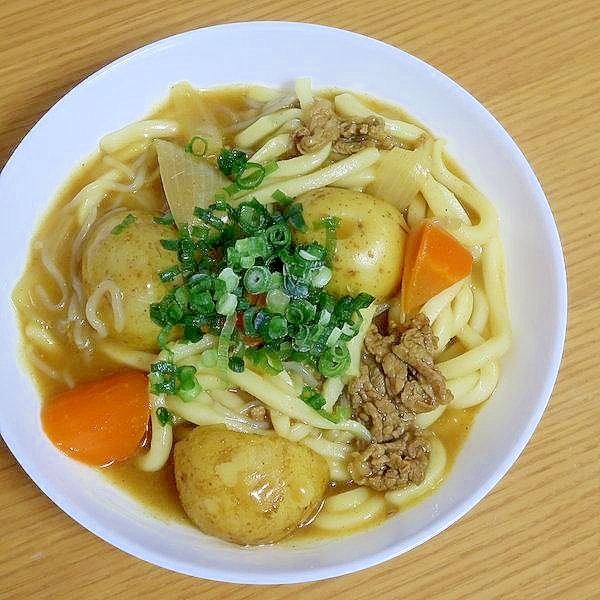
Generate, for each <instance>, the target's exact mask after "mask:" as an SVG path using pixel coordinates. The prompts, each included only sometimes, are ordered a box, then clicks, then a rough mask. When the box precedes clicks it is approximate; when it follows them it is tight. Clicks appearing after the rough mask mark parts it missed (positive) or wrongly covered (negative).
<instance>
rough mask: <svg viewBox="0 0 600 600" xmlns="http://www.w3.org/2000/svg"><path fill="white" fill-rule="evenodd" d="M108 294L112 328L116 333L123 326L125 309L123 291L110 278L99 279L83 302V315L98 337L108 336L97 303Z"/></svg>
mask: <svg viewBox="0 0 600 600" xmlns="http://www.w3.org/2000/svg"><path fill="white" fill-rule="evenodd" d="M107 296H108V298H109V304H110V307H111V310H112V318H113V325H114V329H115V331H116V332H117V333H119V332H121V331H123V329H124V327H125V310H124V307H123V292H122V291H121V288H120V287H119V286H118V285H117V284H116V283H115V282H114V281H112V280H110V279H105V280H104V281H101V282H100V283H99V284H98V286H97V287H96V289H95V290H94V291H93V292H92V293H91V294H90V296H89V297H88V299H87V302H86V303H85V316H86V319H87V321H88V323H89V324H90V325H91V326H92V327H93V328H94V329H95V330H96V332H97V333H98V336H99V337H100V338H105V337H107V336H108V329H107V327H106V323H105V322H104V321H103V320H102V319H101V318H100V316H99V304H100V302H101V301H102V300H103V299H105V298H106V297H107Z"/></svg>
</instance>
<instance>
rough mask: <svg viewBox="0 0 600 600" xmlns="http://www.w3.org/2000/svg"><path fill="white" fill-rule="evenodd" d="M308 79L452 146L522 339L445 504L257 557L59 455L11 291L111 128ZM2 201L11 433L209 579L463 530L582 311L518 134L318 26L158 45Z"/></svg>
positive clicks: (0, 398) (238, 577)
mask: <svg viewBox="0 0 600 600" xmlns="http://www.w3.org/2000/svg"><path fill="white" fill-rule="evenodd" d="M300 76H310V77H311V78H312V81H313V86H314V87H315V88H319V87H332V86H333V87H340V88H348V89H353V90H360V91H364V92H366V93H369V94H371V95H373V96H376V97H379V98H381V99H384V100H387V101H390V102H393V103H394V104H397V105H400V106H402V107H404V108H405V109H406V110H407V111H408V112H409V113H410V114H412V115H413V116H415V117H416V118H417V119H419V120H421V121H422V122H424V123H425V124H427V125H428V126H429V127H430V128H431V129H432V130H433V131H434V132H435V133H436V134H437V135H438V136H441V137H445V138H446V139H447V140H448V149H449V151H450V153H451V154H452V155H453V156H454V157H455V158H456V159H457V160H458V162H459V164H461V165H462V167H463V168H464V169H465V170H466V172H467V173H468V174H469V175H470V177H471V178H472V179H473V180H474V182H475V184H476V185H477V186H478V187H479V188H480V189H481V190H482V191H483V192H484V193H486V194H487V195H488V196H489V197H490V198H491V199H492V201H493V202H494V204H495V206H496V207H497V209H498V212H499V215H500V220H501V232H502V237H503V240H504V243H505V247H506V255H507V265H508V267H507V269H508V292H509V302H510V307H511V317H512V327H513V343H512V347H511V349H510V351H509V352H508V354H507V355H506V357H505V358H504V360H503V362H502V373H501V378H500V383H499V386H498V389H497V391H496V393H495V394H494V396H493V398H492V399H491V400H490V401H489V402H488V403H487V404H486V405H485V406H484V407H483V409H482V410H481V412H480V414H479V415H478V417H477V419H476V423H475V425H474V427H473V428H472V431H471V433H470V435H469V437H468V439H467V441H466V443H465V445H464V447H463V448H462V451H461V452H460V455H459V457H458V460H457V461H456V464H455V465H454V467H453V469H452V471H451V473H450V475H449V477H448V478H447V480H446V481H445V482H444V484H443V485H442V486H441V488H440V489H438V490H437V491H436V492H435V493H434V494H433V495H431V496H430V497H428V498H427V499H426V500H424V501H423V502H421V503H420V504H418V505H416V506H415V507H414V508H411V509H409V510H407V511H405V512H403V513H401V514H399V515H397V516H395V517H394V518H392V519H390V520H388V521H387V522H386V523H385V524H383V525H382V526H380V527H378V528H376V529H374V530H369V531H366V532H363V533H360V534H357V535H353V536H352V537H350V538H345V539H337V540H331V541H324V542H321V543H315V544H311V545H309V546H301V547H300V546H298V547H293V546H289V545H275V546H272V547H261V548H254V549H243V548H239V547H236V546H233V545H230V544H227V543H225V542H222V541H220V540H217V539H214V538H210V537H207V536H204V535H203V534H201V533H200V532H198V531H196V530H195V529H193V528H189V527H186V526H184V525H182V524H177V523H171V522H166V521H164V520H160V519H158V518H156V517H155V516H154V515H153V514H151V513H150V512H148V510H146V509H144V507H143V506H141V505H139V504H138V503H136V502H135V501H133V500H132V499H131V498H130V497H129V496H128V495H127V494H126V493H124V492H123V491H122V490H120V489H119V488H117V487H114V486H113V485H111V484H110V483H109V482H108V480H107V479H106V478H105V477H103V476H102V475H100V474H99V473H97V472H96V471H94V470H93V469H89V468H87V467H85V466H83V465H82V464H79V463H77V462H76V461H73V460H70V459H68V458H66V457H65V456H64V455H62V454H61V453H59V452H57V451H56V449H55V448H54V447H53V446H52V445H51V444H50V443H49V442H48V440H47V439H46V437H45V435H44V434H43V433H42V430H41V428H40V422H39V406H40V401H39V398H38V396H37V394H36V390H35V389H34V386H33V385H32V382H31V380H30V378H29V377H28V375H27V373H26V372H25V371H24V370H23V369H22V368H21V366H20V364H19V362H18V360H17V347H18V331H17V327H16V321H15V318H14V310H13V307H12V304H11V300H10V293H11V290H12V289H13V287H14V285H15V283H16V281H17V279H18V277H19V276H20V274H21V272H22V270H23V267H24V262H25V258H26V253H27V249H28V244H29V242H28V240H29V239H30V237H31V235H32V233H33V231H34V229H35V227H36V225H37V223H38V221H39V219H40V217H41V215H43V214H44V211H45V210H46V207H47V206H48V204H49V201H50V200H51V198H52V197H53V196H54V194H55V192H56V191H57V188H58V187H59V185H60V184H61V183H62V182H63V180H64V179H65V178H66V177H67V175H68V174H69V173H70V172H71V171H72V170H73V169H74V168H76V167H77V165H78V164H79V163H80V161H81V160H82V159H83V158H84V157H86V156H88V155H89V154H91V153H92V152H93V151H94V150H95V149H96V147H97V142H98V140H99V138H100V137H101V136H102V135H103V134H105V133H107V132H110V131H113V130H115V129H118V128H119V127H121V126H123V125H125V124H127V123H129V122H131V121H134V120H136V119H138V118H141V117H142V116H144V115H145V114H146V113H147V112H148V111H149V110H150V109H151V108H152V107H153V106H154V105H155V104H156V103H158V102H159V101H161V100H162V99H164V98H165V97H166V95H167V93H168V88H169V86H170V85H171V84H173V83H175V82H178V81H180V80H188V81H190V82H191V83H192V84H195V85H196V86H198V87H209V86H214V85H222V84H229V83H244V82H247V83H250V82H260V83H264V84H267V85H274V86H282V85H286V84H290V83H291V82H292V81H293V80H294V79H296V78H297V77H300ZM0 198H1V199H2V203H3V206H4V207H5V211H4V212H5V216H4V218H3V219H2V220H1V224H0V228H1V229H0V245H1V253H0V255H1V256H3V257H5V258H4V261H3V267H2V278H1V284H0V285H1V286H2V294H1V302H2V320H1V322H0V334H1V338H2V340H3V343H2V344H1V345H0V352H1V353H2V355H1V356H2V358H1V360H0V364H1V367H0V368H1V374H2V375H1V379H2V382H3V388H4V389H3V393H2V394H1V395H0V415H1V416H0V425H1V434H2V437H3V438H4V440H5V442H6V443H7V444H8V447H9V448H10V450H11V451H12V452H13V454H14V455H15V457H16V458H17V460H18V461H19V462H20V464H21V465H22V467H23V468H24V469H25V471H26V472H27V473H28V474H29V476H30V477H31V478H32V479H33V480H34V481H35V482H36V484H37V485H38V486H39V487H40V488H41V490H42V491H43V492H44V493H45V494H46V495H47V496H48V497H49V498H50V499H52V500H53V501H54V502H55V503H56V504H57V505H58V506H59V507H60V508H62V509H63V510H64V511H65V512H66V513H67V514H69V515H70V516H71V517H72V518H73V519H75V520H76V521H78V522H79V523H80V524H81V525H82V526H83V527H85V528H87V529H88V530H90V531H92V532H93V533H95V534H96V535H98V536H100V537H101V538H103V539H104V540H106V541H107V542H109V543H110V544H113V545H114V546H116V547H118V548H121V549H122V550H124V551H126V552H128V553H130V554H132V555H134V556H137V557H139V558H141V559H144V560H146V561H149V562H151V563H154V564H156V565H160V566H162V567H166V568H168V569H172V570H174V571H178V572H181V573H187V574H190V575H193V576H197V577H203V578H206V579H214V580H221V581H229V582H236V583H257V584H266V583H292V582H302V581H312V580H318V579H324V578H327V577H333V576H338V575H342V574H345V573H349V572H352V571H357V570H359V569H364V568H366V567H369V566H372V565H376V564H378V563H381V562H383V561H385V560H388V559H391V558H393V557H396V556H398V555H400V554H402V553H404V552H406V551H408V550H410V549H411V548H414V547H415V546H417V545H419V544H421V543H423V542H425V541H426V540H428V539H430V538H431V537H432V536H434V535H436V534H438V533H439V532H440V531H442V530H443V529H445V528H446V527H448V526H449V525H451V524H452V523H453V522H455V521H456V520H457V519H459V518H460V517H461V516H463V515H464V514H465V513H466V512H467V511H469V510H470V509H471V508H472V507H473V506H474V505H475V504H476V503H477V502H479V501H480V500H481V499H482V498H483V497H484V496H485V495H486V494H487V493H488V492H489V491H490V489H491V488H492V487H493V486H494V485H495V484H496V483H497V482H498V481H499V480H500V479H501V477H503V476H504V474H505V473H506V472H507V470H508V469H509V468H510V466H511V465H512V464H513V463H514V462H515V460H516V459H517V457H518V456H519V454H520V453H521V451H522V450H523V448H524V447H525V444H526V443H527V441H528V440H529V438H530V437H531V435H532V433H533V431H534V429H535V427H536V425H537V423H538V422H539V420H540V418H541V416H542V413H543V411H544V409H545V407H546V404H547V402H548V399H549V397H550V394H551V391H552V388H553V385H554V382H555V379H556V375H557V372H558V368H559V364H560V358H561V355H562V349H563V341H564V334H565V324H566V304H567V301H566V278H565V269H564V262H563V256H562V252H561V245H560V241H559V237H558V234H557V230H556V226H555V223H554V221H553V218H552V214H551V211H550V209H549V206H548V202H547V200H546V198H545V196H544V193H543V191H542V189H541V187H540V185H539V183H538V181H537V179H536V177H535V175H534V173H533V172H532V170H531V168H530V166H529V165H528V163H527V161H526V159H525V158H524V156H523V154H522V153H521V152H520V150H519V149H518V147H517V146H516V145H515V143H514V142H513V140H512V139H511V138H510V136H509V135H508V134H507V133H506V131H505V130H504V129H503V128H502V127H501V126H500V125H499V124H498V122H497V121H496V120H495V119H494V117H493V116H492V115H491V114H490V113H489V112H488V111H487V110H486V109H485V108H484V107H483V106H482V105H481V104H479V103H478V102H477V100H475V99H474V98H473V97H472V96H471V95H469V94H468V93H467V92H466V91H465V90H464V89H462V88H461V87H460V86H458V85H457V84H456V83H454V82H453V81H451V80H450V79H449V78H448V77H446V76H445V75H443V74H442V73H440V72H439V71H437V70H436V69H434V68H433V67H431V66H429V65H427V64H425V63H424V62H422V61H420V60H418V59H416V58H414V57H413V56H410V55H409V54H407V53H405V52H403V51H401V50H399V49H397V48H394V47H392V46H389V45H387V44H384V43H382V42H379V41H376V40H373V39H370V38H367V37H364V36H362V35H358V34H355V33H350V32H347V31H343V30H339V29H332V28H328V27H322V26H318V25H307V24H300V23H280V22H254V23H238V24H232V25H222V26H216V27H208V28H205V29H199V30H195V31H190V32H187V33H183V34H180V35H176V36H173V37H170V38H167V39H165V40H162V41H159V42H156V43H154V44H150V45H149V46H146V47H144V48H141V49H139V50H137V51H135V52H133V53H131V54H129V55H127V56H125V57H123V58H121V59H119V60H117V61H115V62H114V63H112V64H110V65H108V66H107V67H105V68H103V69H101V70H100V71H98V72H97V73H95V74H94V75H92V76H91V77H89V78H88V79H86V80H85V81H84V82H82V83H81V84H79V85H78V86H77V87H76V88H74V89H73V90H72V91H70V92H69V93H68V94H67V95H66V96H65V97H64V98H62V99H61V100H60V101H59V102H58V103H57V104H56V105H55V106H54V107H53V108H52V109H51V110H50V111H49V112H48V113H47V114H46V115H45V116H44V117H43V118H42V119H41V120H40V121H39V122H38V123H37V125H36V126H35V127H34V128H33V129H32V130H31V131H30V133H29V134H28V135H27V136H26V137H25V139H24V140H23V141H22V143H21V144H20V145H19V147H18V148H17V150H16V151H15V152H14V154H13V155H12V157H11V158H10V160H9V161H8V163H7V164H6V166H5V168H4V170H3V171H2V174H1V175H0ZM9 207H10V208H9Z"/></svg>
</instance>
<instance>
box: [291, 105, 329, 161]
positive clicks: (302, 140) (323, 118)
mask: <svg viewBox="0 0 600 600" xmlns="http://www.w3.org/2000/svg"><path fill="white" fill-rule="evenodd" d="M339 129H340V128H339V119H338V117H337V115H336V114H335V112H334V111H333V107H332V106H331V103H330V102H328V101H327V100H316V101H315V102H313V104H311V105H310V106H309V107H308V108H307V114H306V118H305V125H302V126H300V127H299V128H298V129H296V130H295V131H294V132H293V134H292V137H293V141H294V143H295V145H296V148H297V149H298V152H300V154H309V153H311V152H318V151H319V150H321V148H323V147H324V146H325V145H326V144H328V143H329V142H333V140H335V139H337V138H338V137H339V135H340V131H339Z"/></svg>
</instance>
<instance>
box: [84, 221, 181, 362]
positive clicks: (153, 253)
mask: <svg viewBox="0 0 600 600" xmlns="http://www.w3.org/2000/svg"><path fill="white" fill-rule="evenodd" d="M128 215H131V217H129V216H128ZM153 219H154V217H153V215H152V214H150V213H148V212H146V211H143V210H126V209H117V210H114V211H112V212H110V213H108V214H107V215H106V216H105V217H104V218H103V219H101V220H100V221H99V222H98V223H97V225H96V226H95V228H94V229H93V230H92V231H91V232H90V234H89V235H88V238H87V241H86V244H85V246H84V248H83V256H82V280H83V286H84V291H85V293H86V295H87V297H88V298H89V296H90V295H91V294H92V293H93V292H94V291H95V290H96V289H97V287H98V286H99V285H100V284H101V283H102V282H103V281H105V280H107V279H109V280H112V281H113V282H114V283H115V284H116V285H117V286H118V287H119V289H120V290H121V292H122V294H123V311H124V327H123V329H122V330H121V329H119V328H118V327H117V324H116V323H115V319H114V318H113V315H112V308H111V304H110V301H109V299H108V297H103V298H102V300H101V301H100V302H99V305H98V316H99V318H100V319H101V320H102V321H103V322H104V323H105V324H106V328H107V333H108V337H110V338H113V339H115V340H118V341H120V342H122V343H123V344H126V345H127V346H129V347H131V348H135V349H136V350H148V351H153V350H156V349H157V343H156V337H157V335H158V333H159V331H160V329H159V327H158V326H157V325H155V324H154V323H153V322H152V321H151V319H150V316H149V309H150V304H152V303H154V302H158V301H160V300H161V299H162V297H163V296H164V295H165V294H166V293H167V291H168V290H169V287H168V286H167V285H166V284H164V283H162V282H161V280H160V278H159V276H158V274H159V272H160V271H163V270H165V269H167V268H168V267H170V266H173V264H175V263H176V262H177V256H176V255H175V253H174V252H172V251H169V250H165V248H163V247H162V246H161V244H160V240H161V239H164V238H172V237H175V233H174V232H173V231H172V230H171V229H170V228H167V227H166V226H164V225H157V224H156V223H154V220H153ZM115 227H117V230H115ZM119 229H120V231H119ZM118 329H119V330H118Z"/></svg>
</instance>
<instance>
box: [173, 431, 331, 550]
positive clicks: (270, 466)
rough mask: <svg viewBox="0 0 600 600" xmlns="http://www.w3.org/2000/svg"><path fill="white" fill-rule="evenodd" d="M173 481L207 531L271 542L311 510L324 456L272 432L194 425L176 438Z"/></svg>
mask: <svg viewBox="0 0 600 600" xmlns="http://www.w3.org/2000/svg"><path fill="white" fill-rule="evenodd" d="M174 468H175V481H176V484H177V491H178V493H179V498H180V500H181V504H182V506H183V508H184V510H185V512H186V514H187V515H188V517H189V518H190V519H191V520H192V521H193V522H194V523H195V524H196V525H197V526H198V527H199V528H200V529H201V530H202V531H204V532H205V533H208V534H209V535H214V536H216V537H219V538H221V539H224V540H228V541H231V542H234V543H236V544H241V545H257V544H268V543H272V542H276V541H278V540H280V539H282V538H283V537H285V536H286V535H288V534H289V533H291V532H292V531H293V530H295V529H296V528H297V527H298V526H299V525H301V524H302V523H304V522H305V521H306V520H307V519H310V517H311V516H312V515H313V514H314V513H315V512H316V510H317V508H318V507H319V504H320V503H321V501H322V499H323V495H324V493H325V490H326V488H327V483H328V482H329V467H328V465H327V461H326V460H325V459H324V458H323V457H322V456H320V455H319V454H317V453H316V452H314V451H313V450H311V449H310V448H308V447H307V446H304V445H303V444H298V443H295V442H292V441H290V440H288V439H286V438H281V437H279V436H277V435H257V434H248V433H241V432H237V431H230V430H227V429H225V428H224V427H222V426H218V425H215V426H201V427H196V428H195V429H193V430H192V431H191V432H190V433H189V434H188V435H187V436H186V437H185V438H184V439H183V440H181V441H179V442H177V444H175V450H174Z"/></svg>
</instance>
